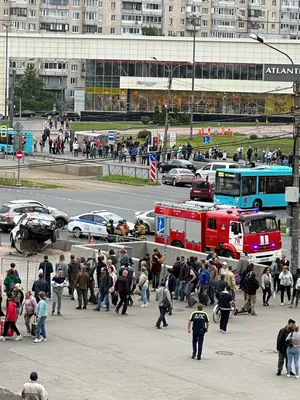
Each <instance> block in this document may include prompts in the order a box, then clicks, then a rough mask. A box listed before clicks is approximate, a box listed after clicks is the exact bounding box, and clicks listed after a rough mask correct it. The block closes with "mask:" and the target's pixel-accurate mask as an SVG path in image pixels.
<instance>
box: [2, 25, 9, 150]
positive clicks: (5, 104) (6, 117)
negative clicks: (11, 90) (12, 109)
mask: <svg viewBox="0 0 300 400" xmlns="http://www.w3.org/2000/svg"><path fill="white" fill-rule="evenodd" d="M2 25H3V26H5V28H6V31H5V88H4V96H5V99H4V118H5V121H7V120H8V107H7V100H8V71H9V69H8V68H9V67H8V61H9V60H8V28H9V24H2ZM6 144H7V143H6Z"/></svg>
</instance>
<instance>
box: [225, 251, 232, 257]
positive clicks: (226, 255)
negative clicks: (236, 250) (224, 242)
mask: <svg viewBox="0 0 300 400" xmlns="http://www.w3.org/2000/svg"><path fill="white" fill-rule="evenodd" d="M224 257H226V258H234V256H233V252H232V251H230V250H227V251H225V253H224Z"/></svg>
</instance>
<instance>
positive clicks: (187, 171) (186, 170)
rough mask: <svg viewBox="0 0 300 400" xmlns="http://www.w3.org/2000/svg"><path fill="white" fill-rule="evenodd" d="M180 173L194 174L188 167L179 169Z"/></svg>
mask: <svg viewBox="0 0 300 400" xmlns="http://www.w3.org/2000/svg"><path fill="white" fill-rule="evenodd" d="M177 171H178V173H179V174H184V175H194V174H193V173H192V172H191V171H189V170H188V169H180V168H179V169H177Z"/></svg>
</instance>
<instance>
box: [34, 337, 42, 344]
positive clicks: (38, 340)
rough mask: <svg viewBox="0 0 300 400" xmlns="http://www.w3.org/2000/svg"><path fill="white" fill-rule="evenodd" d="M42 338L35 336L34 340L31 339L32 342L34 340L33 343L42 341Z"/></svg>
mask: <svg viewBox="0 0 300 400" xmlns="http://www.w3.org/2000/svg"><path fill="white" fill-rule="evenodd" d="M42 340H43V339H38V338H36V339H34V341H33V342H34V343H41V342H42Z"/></svg>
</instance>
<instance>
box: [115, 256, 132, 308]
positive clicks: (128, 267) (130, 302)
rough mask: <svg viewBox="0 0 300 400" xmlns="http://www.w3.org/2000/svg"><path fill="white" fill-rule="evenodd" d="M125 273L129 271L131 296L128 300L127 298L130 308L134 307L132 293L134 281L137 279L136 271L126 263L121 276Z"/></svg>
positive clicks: (120, 273)
mask: <svg viewBox="0 0 300 400" xmlns="http://www.w3.org/2000/svg"><path fill="white" fill-rule="evenodd" d="M124 271H127V280H128V286H129V295H128V298H127V302H128V304H129V305H130V306H132V304H133V300H132V297H131V292H132V286H133V281H134V279H135V271H134V269H133V268H132V266H131V265H129V264H128V263H125V264H124V265H123V266H122V267H121V268H120V271H119V275H120V276H122V275H123V272H124Z"/></svg>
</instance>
